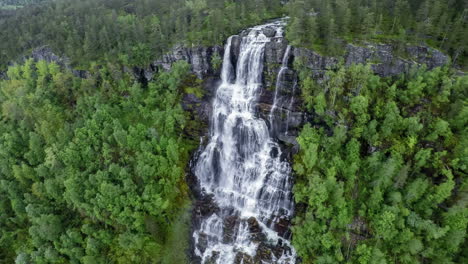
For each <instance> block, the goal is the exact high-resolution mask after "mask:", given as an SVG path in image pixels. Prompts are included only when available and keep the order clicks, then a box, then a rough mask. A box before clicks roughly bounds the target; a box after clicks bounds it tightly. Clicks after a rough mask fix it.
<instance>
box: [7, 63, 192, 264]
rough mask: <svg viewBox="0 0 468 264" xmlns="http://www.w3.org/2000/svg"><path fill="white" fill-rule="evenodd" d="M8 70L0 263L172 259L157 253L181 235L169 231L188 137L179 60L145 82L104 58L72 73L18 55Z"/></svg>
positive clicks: (178, 203) (183, 67)
mask: <svg viewBox="0 0 468 264" xmlns="http://www.w3.org/2000/svg"><path fill="white" fill-rule="evenodd" d="M8 77H9V79H8V80H3V81H0V106H1V119H0V122H1V124H0V135H1V136H0V197H1V199H0V248H1V250H0V263H13V262H14V261H15V260H16V263H18V264H19V263H149V262H158V263H159V262H160V261H161V260H164V261H165V262H163V263H174V262H178V261H174V260H171V259H167V256H168V255H169V253H171V254H173V252H177V251H178V250H180V249H182V248H183V244H180V241H181V240H182V241H183V240H186V241H188V234H187V233H183V234H180V232H188V230H186V227H184V224H186V222H181V219H184V218H183V217H181V215H184V211H185V208H186V206H187V205H188V204H187V200H188V199H187V185H186V183H185V176H184V175H185V172H184V170H185V167H186V166H187V164H188V158H189V151H190V150H191V149H192V148H193V147H194V146H193V143H191V142H189V141H187V139H185V138H183V137H182V136H181V134H182V132H183V129H184V128H185V126H187V125H188V123H187V122H188V121H187V119H186V117H185V114H184V112H183V110H182V108H181V105H180V96H181V92H180V91H182V90H181V89H185V88H184V86H185V81H186V80H190V79H191V78H193V77H191V75H189V74H188V65H187V64H186V63H179V64H176V65H175V66H174V68H173V70H172V71H171V72H168V73H161V74H159V76H157V78H156V79H155V80H154V81H153V82H150V83H149V84H148V87H147V88H142V87H141V86H140V85H139V84H137V83H133V82H132V81H131V79H130V78H129V76H126V75H125V74H122V73H121V72H120V71H118V70H116V69H115V68H114V67H113V66H112V65H108V67H99V68H94V69H93V70H92V73H91V77H90V78H88V79H79V78H76V77H74V76H73V75H72V74H71V73H70V72H69V71H66V70H62V69H60V68H59V67H58V66H57V65H56V64H47V63H45V62H44V61H39V62H37V63H35V62H33V61H32V60H28V61H26V62H25V64H24V65H19V66H12V67H10V68H9V69H8ZM174 228H176V229H174ZM183 230H185V231H183ZM185 235H187V237H185ZM180 236H183V237H182V238H180ZM174 237H175V238H177V239H178V241H177V242H176V243H174V242H171V241H172V240H173V239H174ZM171 245H172V248H171ZM176 257H178V258H180V257H184V256H183V255H182V256H176ZM31 261H32V262H31Z"/></svg>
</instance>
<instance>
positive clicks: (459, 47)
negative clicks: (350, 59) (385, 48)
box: [287, 0, 468, 67]
mask: <svg viewBox="0 0 468 264" xmlns="http://www.w3.org/2000/svg"><path fill="white" fill-rule="evenodd" d="M288 13H289V16H290V17H291V23H290V24H289V27H288V31H287V36H288V38H289V39H290V40H291V42H292V43H293V44H294V45H301V46H305V47H313V48H315V49H316V50H320V51H322V52H324V53H327V54H332V55H336V54H340V53H341V52H342V51H343V46H344V44H345V43H346V42H347V41H352V42H358V41H359V40H360V41H362V42H366V41H371V42H376V41H377V42H380V41H385V42H393V43H395V44H396V45H405V44H406V43H407V42H413V43H417V44H419V43H423V44H424V43H428V44H430V45H432V46H433V47H434V48H438V49H442V50H444V51H446V52H447V53H448V54H449V55H451V56H452V59H453V62H454V64H455V63H458V64H460V65H462V66H463V67H468V2H467V1H464V0H326V1H324V0H293V1H290V3H289V12H288Z"/></svg>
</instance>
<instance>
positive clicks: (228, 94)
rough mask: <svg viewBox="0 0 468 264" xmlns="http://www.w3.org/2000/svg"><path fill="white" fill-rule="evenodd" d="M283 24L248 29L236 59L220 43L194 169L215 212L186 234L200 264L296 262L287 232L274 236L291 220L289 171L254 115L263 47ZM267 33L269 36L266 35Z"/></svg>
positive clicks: (278, 34) (280, 31)
mask: <svg viewBox="0 0 468 264" xmlns="http://www.w3.org/2000/svg"><path fill="white" fill-rule="evenodd" d="M283 26H284V25H283V22H282V21H277V22H274V23H270V24H266V25H261V26H257V27H254V28H251V29H249V30H247V34H245V35H244V34H243V35H244V36H243V37H242V40H241V44H240V51H239V55H238V56H237V61H233V60H232V56H231V55H232V54H231V43H232V38H233V37H230V38H229V39H228V40H227V43H226V47H225V54H224V58H223V66H222V73H221V80H222V82H221V85H220V86H219V87H218V89H217V92H216V95H215V98H214V101H213V105H212V108H213V112H212V120H211V127H210V139H209V142H208V144H207V145H206V147H205V149H204V150H202V152H201V154H200V156H199V158H198V160H197V163H196V165H195V167H194V172H195V175H196V177H197V179H198V182H199V184H200V189H201V190H202V192H203V195H205V196H211V197H212V201H213V203H215V204H216V207H217V208H218V210H215V211H213V212H211V213H210V214H208V215H206V216H204V217H203V219H201V220H200V221H199V226H196V227H195V231H194V233H193V238H194V251H195V252H194V253H195V255H196V256H198V257H199V259H200V260H201V263H203V264H205V263H217V264H221V263H222V264H230V263H278V264H282V263H284V264H285V263H289V264H292V263H295V259H296V254H295V251H294V249H293V248H292V246H291V245H290V242H289V240H288V239H289V237H288V236H289V232H282V234H279V233H278V232H277V230H278V225H279V224H280V223H281V224H282V225H283V226H284V222H286V223H289V219H290V218H291V216H292V214H293V201H292V194H291V187H292V180H291V177H290V174H291V168H290V166H289V164H288V162H287V161H285V160H282V159H281V156H282V155H281V149H280V146H279V145H278V144H277V142H275V141H274V140H273V133H274V131H273V130H274V129H271V128H269V126H270V127H275V126H274V124H273V125H272V124H270V125H267V122H266V121H265V120H263V119H261V118H260V117H259V116H258V114H257V109H256V101H257V99H258V96H259V93H260V92H261V89H263V87H262V83H263V82H262V78H263V76H262V72H263V61H264V51H265V45H266V43H268V42H270V41H281V38H282V35H283ZM266 29H268V30H270V31H271V30H275V31H276V33H275V36H273V37H267V36H266V35H265V34H264V30H266ZM268 35H270V34H268ZM283 67H287V66H286V65H283ZM282 69H283V68H282ZM281 72H282V70H280V73H279V74H278V78H281ZM274 110H275V107H273V108H272V111H274ZM269 121H270V122H274V119H273V118H271V115H270V120H269ZM282 236H284V237H282Z"/></svg>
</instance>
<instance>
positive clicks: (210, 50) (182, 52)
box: [140, 46, 223, 81]
mask: <svg viewBox="0 0 468 264" xmlns="http://www.w3.org/2000/svg"><path fill="white" fill-rule="evenodd" d="M215 55H218V56H219V57H221V58H222V57H223V48H222V47H220V46H213V47H201V46H198V47H192V48H187V47H182V46H176V47H175V48H174V49H173V50H172V51H171V52H169V53H167V54H165V55H163V56H162V57H161V58H160V59H159V60H156V61H154V62H152V63H151V64H150V65H149V66H148V67H146V68H144V69H141V70H142V72H141V73H140V76H143V77H144V78H145V79H146V80H147V81H150V80H152V78H153V76H154V74H155V73H157V72H158V71H159V70H169V69H170V68H171V67H172V64H174V63H175V62H177V61H181V60H183V61H186V62H188V63H189V64H190V66H191V70H192V72H193V73H194V74H195V75H196V76H197V77H198V78H200V79H204V78H206V77H208V76H217V75H219V69H215V68H214V66H213V64H212V58H213V57H214V56H215Z"/></svg>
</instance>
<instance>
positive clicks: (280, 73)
mask: <svg viewBox="0 0 468 264" xmlns="http://www.w3.org/2000/svg"><path fill="white" fill-rule="evenodd" d="M290 52H291V46H289V45H288V47H287V48H286V51H285V52H284V55H283V59H282V61H281V68H280V70H279V71H278V76H277V77H276V85H275V97H274V99H273V106H272V107H271V110H270V115H269V119H270V126H271V133H272V135H275V132H276V131H275V126H274V114H275V111H276V108H277V105H278V91H279V89H280V85H281V81H282V78H283V75H284V72H285V71H286V70H287V69H288V59H289V53H290ZM291 102H292V100H291ZM291 105H292V104H291Z"/></svg>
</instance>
